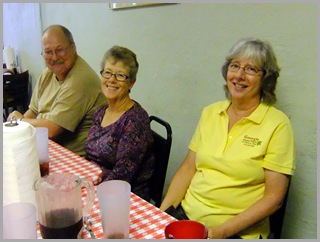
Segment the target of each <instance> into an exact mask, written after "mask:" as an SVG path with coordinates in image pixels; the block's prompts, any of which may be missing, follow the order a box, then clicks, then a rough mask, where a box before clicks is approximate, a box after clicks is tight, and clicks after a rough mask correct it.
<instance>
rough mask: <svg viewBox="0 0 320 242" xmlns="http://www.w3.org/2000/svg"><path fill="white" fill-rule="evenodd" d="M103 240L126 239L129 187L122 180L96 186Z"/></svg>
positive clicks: (128, 217) (128, 222) (128, 224)
mask: <svg viewBox="0 0 320 242" xmlns="http://www.w3.org/2000/svg"><path fill="white" fill-rule="evenodd" d="M97 193H98V202H99V207H100V211H101V220H102V229H103V237H104V239H128V238H129V227H130V194H131V186H130V184H129V183H128V182H126V181H122V180H109V181H105V182H102V183H100V184H99V185H98V186H97Z"/></svg>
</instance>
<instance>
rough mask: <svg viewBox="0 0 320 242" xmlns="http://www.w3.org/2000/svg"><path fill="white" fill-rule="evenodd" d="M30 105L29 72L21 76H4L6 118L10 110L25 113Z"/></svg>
mask: <svg viewBox="0 0 320 242" xmlns="http://www.w3.org/2000/svg"><path fill="white" fill-rule="evenodd" d="M28 104H29V71H25V72H22V73H19V74H13V75H3V109H4V115H3V116H4V118H5V119H6V118H7V117H8V116H9V113H10V109H12V110H19V111H20V112H21V113H24V112H25V111H27V109H28Z"/></svg>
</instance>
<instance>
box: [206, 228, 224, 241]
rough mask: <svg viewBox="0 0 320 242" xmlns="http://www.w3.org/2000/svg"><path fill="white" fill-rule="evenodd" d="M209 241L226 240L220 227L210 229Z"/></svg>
mask: <svg viewBox="0 0 320 242" xmlns="http://www.w3.org/2000/svg"><path fill="white" fill-rule="evenodd" d="M207 230H208V239H225V236H224V235H223V231H222V229H221V227H220V226H216V227H208V228H207Z"/></svg>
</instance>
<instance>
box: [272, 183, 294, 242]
mask: <svg viewBox="0 0 320 242" xmlns="http://www.w3.org/2000/svg"><path fill="white" fill-rule="evenodd" d="M289 187H290V181H289V185H288V189H287V192H286V195H285V197H284V199H283V202H282V206H281V207H280V208H279V209H278V210H277V211H276V212H275V213H273V214H272V215H271V216H270V217H269V222H270V234H269V236H268V239H280V237H281V231H282V225H283V219H284V215H285V211H286V206H287V200H288V194H289Z"/></svg>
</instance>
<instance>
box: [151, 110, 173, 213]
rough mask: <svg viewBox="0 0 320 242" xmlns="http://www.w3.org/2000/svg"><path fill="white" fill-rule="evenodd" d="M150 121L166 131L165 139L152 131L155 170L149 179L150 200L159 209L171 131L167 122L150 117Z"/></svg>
mask: <svg viewBox="0 0 320 242" xmlns="http://www.w3.org/2000/svg"><path fill="white" fill-rule="evenodd" d="M152 121H153V122H156V123H158V124H160V125H162V126H163V127H164V128H165V129H166V137H163V136H161V135H160V134H159V133H157V132H156V131H154V130H152V134H153V139H154V146H153V147H154V149H153V150H154V156H155V169H154V172H153V175H152V177H151V191H150V193H151V194H150V197H151V199H152V201H151V202H153V203H154V205H155V206H156V207H160V205H161V201H162V193H163V187H164V182H165V178H166V174H167V167H168V162H169V156H170V150H171V143H172V129H171V126H170V124H169V123H168V122H166V121H164V120H162V119H160V118H158V117H156V116H150V124H151V122H152Z"/></svg>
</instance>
